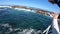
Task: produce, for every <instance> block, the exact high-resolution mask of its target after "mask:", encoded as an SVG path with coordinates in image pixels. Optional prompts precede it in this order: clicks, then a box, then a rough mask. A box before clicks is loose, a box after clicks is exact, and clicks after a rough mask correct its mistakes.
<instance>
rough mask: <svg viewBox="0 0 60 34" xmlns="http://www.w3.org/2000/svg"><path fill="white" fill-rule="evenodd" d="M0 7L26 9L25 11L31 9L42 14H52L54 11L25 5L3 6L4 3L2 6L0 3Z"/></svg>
mask: <svg viewBox="0 0 60 34" xmlns="http://www.w3.org/2000/svg"><path fill="white" fill-rule="evenodd" d="M0 7H7V8H13V9H18V10H26V11H31V12H35V13H39V14H43V15H46V16H51V15H53V14H54V12H50V11H46V10H42V9H39V8H33V7H26V6H17V5H14V6H4V5H3V6H2V5H1V6H0Z"/></svg>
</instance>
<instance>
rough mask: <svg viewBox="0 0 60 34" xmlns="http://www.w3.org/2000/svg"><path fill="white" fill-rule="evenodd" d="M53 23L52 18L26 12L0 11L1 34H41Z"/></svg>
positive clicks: (10, 9)
mask: <svg viewBox="0 0 60 34" xmlns="http://www.w3.org/2000/svg"><path fill="white" fill-rule="evenodd" d="M51 23H52V18H50V17H48V16H45V15H42V14H38V13H34V12H29V11H25V10H15V9H12V8H7V9H3V10H0V34H39V33H42V32H43V31H44V30H45V29H46V28H47V27H48V26H49V25H51Z"/></svg>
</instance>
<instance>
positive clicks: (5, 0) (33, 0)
mask: <svg viewBox="0 0 60 34" xmlns="http://www.w3.org/2000/svg"><path fill="white" fill-rule="evenodd" d="M0 5H20V6H28V7H35V8H40V9H43V10H48V11H51V12H56V13H60V8H59V7H58V6H57V5H56V4H51V3H50V2H48V0H0Z"/></svg>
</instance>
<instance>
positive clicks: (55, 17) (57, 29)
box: [53, 14, 60, 34]
mask: <svg viewBox="0 0 60 34" xmlns="http://www.w3.org/2000/svg"><path fill="white" fill-rule="evenodd" d="M57 20H58V14H54V16H53V27H54V28H55V29H56V31H57V32H58V33H59V27H58V22H57ZM59 34H60V33H59Z"/></svg>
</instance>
